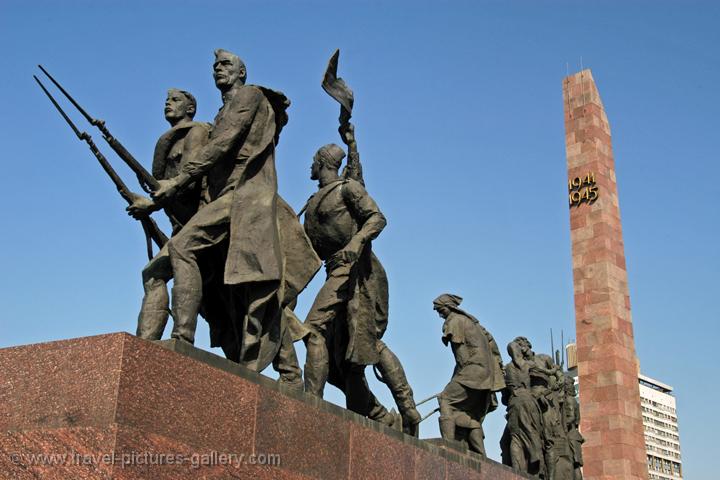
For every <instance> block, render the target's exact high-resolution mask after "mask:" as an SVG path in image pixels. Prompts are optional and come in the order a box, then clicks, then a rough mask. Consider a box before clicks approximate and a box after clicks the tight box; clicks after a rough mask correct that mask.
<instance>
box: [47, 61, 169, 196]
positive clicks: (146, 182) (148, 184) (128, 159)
mask: <svg viewBox="0 0 720 480" xmlns="http://www.w3.org/2000/svg"><path fill="white" fill-rule="evenodd" d="M38 68H40V70H42V72H43V73H44V74H45V75H47V77H48V78H49V79H50V81H51V82H53V83H54V84H55V86H56V87H57V88H58V89H59V90H60V91H61V92H62V94H63V95H65V97H66V98H67V99H68V100H70V103H72V104H73V105H74V106H75V108H77V109H78V111H79V112H80V113H81V114H82V115H83V117H85V119H86V120H87V121H88V122H90V124H91V125H94V126H95V127H97V128H98V130H100V133H102V135H103V138H104V139H105V141H106V142H107V143H108V145H110V147H111V148H112V149H113V150H114V151H115V153H117V155H118V157H120V158H121V159H122V161H123V162H125V163H126V164H127V166H128V167H130V169H131V170H132V171H133V172H135V175H136V176H137V177H138V182H140V187H142V189H143V190H145V191H146V192H148V193H150V191H151V190H157V189H158V187H159V184H158V182H157V180H155V178H154V177H153V176H152V175H151V174H150V172H148V171H147V170H146V169H145V167H143V166H142V165H141V164H140V162H138V161H137V159H136V158H135V157H133V156H132V154H131V153H130V152H128V150H127V149H126V148H125V147H124V146H123V145H122V144H121V143H120V142H119V141H118V140H117V139H116V138H115V137H113V136H112V134H110V130H108V128H107V127H106V126H105V122H103V121H102V120H98V119H96V118H93V117H91V116H90V114H89V113H87V112H86V111H85V109H84V108H82V107H81V106H80V104H79V103H78V102H77V101H76V100H75V99H74V98H73V97H72V96H71V95H70V94H69V93H68V92H67V90H65V89H64V88H63V86H62V85H60V82H58V81H57V80H55V77H53V76H52V75H50V73H48V71H47V70H45V68H43V66H42V65H38ZM36 80H37V78H36ZM43 90H45V89H44V88H43ZM46 92H47V91H46Z"/></svg>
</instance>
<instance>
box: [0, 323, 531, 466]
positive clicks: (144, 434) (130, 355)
mask: <svg viewBox="0 0 720 480" xmlns="http://www.w3.org/2000/svg"><path fill="white" fill-rule="evenodd" d="M0 371H1V372H2V375H3V376H2V381H1V382H0V472H2V473H0V477H2V478H3V479H37V478H41V479H53V480H54V479H58V480H59V479H62V480H66V479H143V480H144V479H153V480H165V479H168V480H170V479H172V480H181V479H191V478H192V479H218V480H219V479H222V480H225V479H251V478H252V479H313V478H318V479H332V480H335V479H363V480H367V479H373V478H377V479H393V480H395V479H448V480H449V479H478V480H480V479H483V480H489V479H492V480H515V479H519V478H523V477H521V476H519V475H517V474H515V473H514V472H513V471H512V470H510V469H509V468H507V467H505V466H503V465H500V464H498V463H496V462H493V461H489V460H481V459H480V458H479V457H477V456H475V455H474V454H472V453H467V452H461V451H457V450H454V449H453V448H452V446H442V445H440V446H439V445H434V444H431V443H429V442H425V441H422V440H418V439H416V438H413V437H409V436H406V435H403V434H402V433H401V432H398V431H395V430H391V429H388V428H386V427H384V426H382V425H380V424H378V423H376V422H373V421H370V420H368V419H366V418H363V417H360V416H359V415H356V414H354V413H351V412H349V411H347V410H345V409H343V408H340V407H338V406H336V405H333V404H330V403H328V402H325V401H323V400H320V399H317V398H314V397H312V396H309V395H306V394H305V393H303V392H297V391H292V390H286V389H285V388H284V387H281V386H279V385H278V384H277V383H276V382H275V381H273V380H271V379H269V378H267V377H265V376H263V375H259V374H257V373H254V372H251V371H249V370H246V369H245V368H243V367H241V366H239V365H237V364H235V363H233V362H230V361H228V360H226V359H224V358H221V357H219V356H217V355H214V354H212V353H209V352H206V351H203V350H199V349H196V348H194V347H192V346H190V345H188V344H184V343H180V342H176V341H166V342H161V343H153V342H148V341H145V340H141V339H138V338H136V337H134V336H132V335H129V334H125V333H116V334H109V335H100V336H95V337H86V338H78V339H72V340H64V341H58V342H50V343H43V344H36V345H27V346H21V347H13V348H5V349H0Z"/></svg>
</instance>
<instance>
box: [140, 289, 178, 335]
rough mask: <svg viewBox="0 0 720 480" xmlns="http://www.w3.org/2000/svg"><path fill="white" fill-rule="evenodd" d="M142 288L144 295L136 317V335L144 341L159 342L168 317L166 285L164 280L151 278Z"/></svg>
mask: <svg viewBox="0 0 720 480" xmlns="http://www.w3.org/2000/svg"><path fill="white" fill-rule="evenodd" d="M143 287H144V289H145V295H144V296H143V300H142V307H140V314H139V315H138V326H137V333H136V335H137V336H138V337H140V338H144V339H145V340H160V339H161V338H162V334H163V332H164V331H165V325H167V321H168V316H169V315H170V310H169V309H168V304H169V301H170V299H169V297H168V293H167V285H166V284H165V281H164V280H161V279H157V278H151V279H148V280H147V281H146V282H145V283H144V285H143Z"/></svg>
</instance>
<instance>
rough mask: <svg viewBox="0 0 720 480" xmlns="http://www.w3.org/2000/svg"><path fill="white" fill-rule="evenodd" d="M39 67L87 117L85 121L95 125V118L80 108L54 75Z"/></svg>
mask: <svg viewBox="0 0 720 480" xmlns="http://www.w3.org/2000/svg"><path fill="white" fill-rule="evenodd" d="M38 67H39V68H40V70H42V72H43V73H44V74H45V75H47V77H48V78H49V79H50V81H51V82H53V83H54V84H55V86H56V87H57V88H59V89H60V91H61V92H62V93H63V95H65V97H67V99H68V100H70V103H72V104H73V105H75V108H77V109H78V111H79V112H80V113H82V115H83V117H85V119H86V120H87V121H88V122H90V123H91V124H92V125H95V123H96V120H95V119H94V118H93V117H91V116H90V114H89V113H87V112H86V111H85V109H84V108H82V107H81V106H80V104H79V103H77V102H76V101H75V99H74V98H73V97H71V96H70V94H69V93H68V92H67V91H66V90H65V89H64V88H63V87H62V85H60V83H58V81H57V80H55V78H54V77H53V76H52V75H50V74H49V73H48V71H47V70H45V69H44V68H43V66H42V65H38ZM33 76H34V75H33Z"/></svg>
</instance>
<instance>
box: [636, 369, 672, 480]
mask: <svg viewBox="0 0 720 480" xmlns="http://www.w3.org/2000/svg"><path fill="white" fill-rule="evenodd" d="M672 391H673V388H672V387H671V386H670V385H666V384H664V383H662V382H659V381H657V380H655V379H652V378H650V377H646V376H645V375H642V374H640V405H641V407H642V416H643V426H644V427H645V449H646V450H647V462H648V478H649V479H650V480H678V479H681V478H682V461H681V458H680V437H679V434H678V418H677V411H676V409H675V397H674V396H673V394H672Z"/></svg>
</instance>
